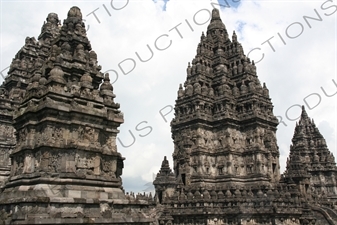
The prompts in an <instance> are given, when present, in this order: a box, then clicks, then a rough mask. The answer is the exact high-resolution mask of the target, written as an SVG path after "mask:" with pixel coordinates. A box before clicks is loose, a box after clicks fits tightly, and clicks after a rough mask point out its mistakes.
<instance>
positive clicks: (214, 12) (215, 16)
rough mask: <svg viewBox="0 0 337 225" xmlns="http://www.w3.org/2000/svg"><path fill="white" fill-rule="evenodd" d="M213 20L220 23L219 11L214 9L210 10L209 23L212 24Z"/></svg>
mask: <svg viewBox="0 0 337 225" xmlns="http://www.w3.org/2000/svg"><path fill="white" fill-rule="evenodd" d="M215 20H220V21H221V18H220V12H219V10H218V9H215V8H214V9H213V10H212V20H211V22H213V21H215Z"/></svg>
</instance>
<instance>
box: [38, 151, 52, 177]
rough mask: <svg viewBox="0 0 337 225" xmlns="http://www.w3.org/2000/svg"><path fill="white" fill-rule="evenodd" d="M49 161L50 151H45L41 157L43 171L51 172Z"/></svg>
mask: <svg viewBox="0 0 337 225" xmlns="http://www.w3.org/2000/svg"><path fill="white" fill-rule="evenodd" d="M49 160H50V153H49V151H45V152H43V153H42V155H41V161H40V170H42V171H45V172H47V171H49V170H50V168H49Z"/></svg>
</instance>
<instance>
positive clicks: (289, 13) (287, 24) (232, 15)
mask: <svg viewBox="0 0 337 225" xmlns="http://www.w3.org/2000/svg"><path fill="white" fill-rule="evenodd" d="M213 2H215V0H213ZM122 3H123V1H120V3H119V4H121V5H115V6H116V7H121V6H123V5H122ZM1 4H2V7H1V10H2V11H1V46H0V49H1V63H0V65H1V67H0V69H1V68H5V67H7V66H8V65H9V64H10V62H11V59H12V58H13V57H14V56H15V54H16V52H17V51H18V50H19V49H20V48H21V47H22V45H23V44H24V39H25V37H26V36H35V37H37V36H38V34H39V32H40V29H41V26H42V24H43V21H44V20H45V18H46V17H47V15H48V13H49V12H56V13H58V15H59V18H60V19H61V20H62V21H63V19H65V18H66V15H67V12H68V10H69V8H70V7H71V6H73V5H77V6H79V7H80V8H81V10H82V14H83V18H84V19H85V20H86V24H87V26H88V25H89V26H90V28H89V31H88V36H89V40H90V41H91V44H92V47H93V50H95V51H96V52H97V54H98V60H99V63H100V64H101V65H102V68H103V69H102V71H106V70H110V69H113V70H115V71H116V72H117V73H118V76H119V77H118V81H117V82H116V83H115V84H114V92H115V94H116V95H117V98H116V100H117V102H119V103H120V104H121V110H122V112H124V114H125V123H124V124H122V126H121V128H120V131H121V132H120V134H119V135H118V137H120V139H121V140H125V142H127V141H128V143H130V142H131V141H132V139H131V137H130V134H129V130H131V131H132V132H133V133H134V134H135V137H136V144H134V145H133V146H131V147H129V148H123V147H122V146H121V145H120V144H119V146H118V147H119V152H121V153H122V155H123V156H125V157H126V161H125V168H124V173H123V177H124V178H125V179H128V185H129V186H130V187H131V186H132V187H137V184H134V183H133V184H132V185H131V183H132V182H131V181H130V179H134V180H135V182H136V180H137V182H139V179H140V178H141V179H142V180H143V181H144V183H146V182H148V181H150V179H152V178H151V176H152V175H151V174H152V173H153V172H154V173H157V171H156V170H158V169H159V167H160V165H161V161H162V159H163V157H164V155H166V156H167V157H168V159H169V160H170V165H171V167H172V157H171V155H172V152H173V143H172V139H171V135H170V127H169V122H170V120H169V122H166V123H165V121H164V119H163V118H162V117H161V115H160V113H159V112H160V110H161V109H163V108H164V107H165V106H167V105H174V103H175V99H176V96H177V90H178V87H179V83H183V82H184V81H185V78H186V72H185V71H186V66H187V62H189V61H191V60H192V59H193V57H194V56H195V53H196V47H197V44H198V43H199V40H200V35H201V32H202V31H206V29H207V25H208V23H206V24H205V25H197V24H196V23H195V22H194V17H195V19H196V21H197V22H202V21H206V20H207V11H206V10H204V9H208V10H211V9H212V7H211V5H210V1H201V0H199V1H181V0H170V1H168V2H167V5H166V11H162V10H161V9H162V7H163V4H164V3H163V1H157V2H156V3H154V2H153V1H152V0H142V1H136V0H134V1H133V0H130V2H129V4H128V5H127V6H126V7H125V8H124V9H121V10H114V9H112V8H111V6H110V1H102V2H94V1H91V2H84V1H83V2H82V1H81V2H79V1H63V2H61V3H59V2H56V1H38V2H30V1H29V2H22V1H20V2H16V1H11V2H1ZM103 4H104V5H105V6H106V7H107V8H108V10H109V13H110V14H111V16H109V14H108V13H107V12H106V11H105V9H104V7H103ZM116 4H117V3H116ZM329 4H330V5H332V4H336V2H335V1H334V3H329ZM329 4H328V3H327V4H326V5H325V7H327V6H328V5H329ZM97 8H99V9H98V10H97V11H95V12H96V15H97V17H98V18H99V20H100V23H98V21H97V20H96V18H95V17H94V16H93V15H92V14H91V15H89V16H87V15H88V14H89V13H91V12H92V11H94V10H95V9H97ZM315 9H316V10H317V12H318V13H319V15H320V16H321V17H322V21H315V20H308V21H310V24H311V28H309V26H308V24H307V23H306V22H305V20H304V18H303V16H311V17H316V16H315V11H314V10H315ZM200 10H201V11H200ZM198 11H200V12H199V13H197V12H198ZM332 12H333V8H330V9H327V10H323V9H322V2H317V1H305V2H299V1H286V2H284V1H282V2H281V1H242V2H241V5H240V7H239V8H237V9H234V8H225V9H222V10H221V17H222V20H223V22H224V23H225V25H226V27H227V30H228V33H229V35H230V36H231V35H232V32H233V30H238V29H239V28H240V32H237V34H238V38H239V40H240V42H241V43H242V45H243V47H244V50H245V53H246V54H247V53H248V52H249V51H250V50H251V49H253V48H257V47H259V48H261V51H255V54H253V53H252V55H251V58H252V59H255V60H256V61H257V60H258V59H259V58H260V57H261V53H264V54H265V56H264V59H263V60H262V61H261V62H259V63H258V64H257V71H258V76H259V78H260V80H261V82H266V84H267V87H268V88H269V90H270V95H271V98H272V101H273V104H274V106H275V108H274V114H275V115H277V116H282V118H283V121H284V123H285V124H286V126H285V124H282V123H281V124H280V125H279V126H278V132H277V137H278V145H279V147H280V152H281V157H280V161H281V162H280V163H281V168H284V167H285V159H286V158H287V154H288V151H289V145H290V141H291V138H292V135H293V130H294V126H295V122H294V121H290V120H289V119H287V117H286V115H285V112H286V110H287V109H288V108H289V107H291V106H292V105H294V104H300V105H304V104H305V102H304V100H303V99H304V98H305V97H306V96H308V95H310V94H312V93H318V94H319V95H320V96H321V103H320V104H319V105H318V106H317V107H315V108H314V109H312V110H310V109H308V107H307V112H308V114H309V116H310V117H312V118H314V119H315V121H316V124H320V123H323V121H327V122H328V123H329V124H330V126H329V129H330V128H331V129H332V130H333V135H330V136H329V141H328V144H329V147H330V150H331V151H332V152H333V153H334V154H335V155H337V152H336V141H337V140H336V130H337V128H336V116H335V115H336V105H337V103H336V98H337V95H335V96H333V97H326V96H325V95H324V93H323V92H322V90H321V87H324V88H326V89H327V90H329V93H334V92H335V91H336V90H337V87H335V86H334V85H333V83H332V79H335V81H337V78H336V61H337V60H336V41H335V40H336V30H337V29H336V28H337V27H336V24H337V22H336V14H337V13H334V14H333V15H331V16H327V15H325V14H330V13H332ZM196 13H197V14H196ZM186 20H187V21H188V22H189V23H190V24H191V26H192V27H193V30H194V31H192V30H191V29H190V28H189V26H188V25H187V23H186ZM295 22H296V23H297V24H293V23H295ZM180 23H181V24H180ZM298 23H300V24H301V25H303V33H302V34H301V35H300V36H299V37H297V38H293V39H291V38H289V37H288V36H291V35H295V34H296V32H299V31H298V30H297V29H298V28H300V25H298ZM179 24H180V25H179ZM291 24H293V25H291ZM177 25H179V26H178V28H179V31H180V32H181V35H182V38H181V37H180V35H179V34H178V32H177V31H176V30H174V29H173V30H172V28H174V27H176V26H177ZM287 29H288V36H287V33H286V32H287ZM170 30H171V31H170ZM278 33H280V35H281V36H282V37H283V39H284V41H285V42H286V45H285V44H284V43H283V42H282V40H281V39H280V37H279V36H278ZM163 34H167V35H168V36H167V37H166V42H165V41H163V42H158V45H161V46H165V45H168V44H169V41H170V40H171V41H172V45H171V46H170V47H169V48H168V49H167V50H164V51H159V50H158V49H156V47H155V40H156V39H157V38H158V37H159V36H160V35H163ZM273 36H274V37H273ZM271 37H273V38H272V39H270V43H271V44H272V45H273V47H274V49H275V52H273V50H272V49H271V47H270V46H269V45H268V43H265V44H262V43H264V42H265V41H267V40H268V39H269V38H271ZM164 39H165V38H162V39H161V40H164ZM147 45H149V46H150V47H151V49H152V50H153V53H154V56H153V58H152V59H151V60H149V61H148V62H140V60H139V59H138V58H137V56H136V54H135V52H138V53H139V54H140V55H141V56H143V57H144V58H145V57H146V56H149V53H150V52H149V51H148V49H147ZM127 58H132V59H134V60H135V61H136V65H135V69H134V70H133V71H132V72H131V73H129V74H127V75H123V74H122V71H121V70H120V68H119V67H118V64H119V63H120V62H122V61H123V60H125V59H127ZM123 65H124V67H125V69H127V67H126V64H123ZM110 74H111V75H110V76H111V79H112V80H113V79H114V78H115V77H114V76H115V75H114V73H113V72H110ZM310 99H311V101H314V99H313V97H312V98H308V99H307V100H308V102H309V100H310ZM311 104H313V105H314V102H311ZM166 110H167V111H164V112H168V111H169V110H168V108H167V109H166ZM164 112H163V113H164ZM295 114H296V107H294V108H292V109H291V110H290V113H289V116H294V117H295V116H296V115H295ZM172 116H173V112H171V113H170V114H169V115H167V117H166V118H167V119H168V118H172ZM142 121H146V122H147V125H149V126H151V127H152V131H151V133H150V134H149V135H147V136H145V137H140V136H139V135H140V134H141V135H144V134H146V133H147V132H148V130H142V131H137V130H136V126H137V125H138V124H139V123H140V122H142ZM144 125H145V124H143V126H144ZM331 129H330V130H329V131H331ZM327 135H329V134H327ZM326 138H328V137H326ZM117 143H118V142H117ZM130 182H131V183H130ZM142 185H143V184H140V186H138V187H139V189H141V188H143V187H142ZM125 188H126V189H129V188H128V187H125ZM129 190H130V189H129Z"/></svg>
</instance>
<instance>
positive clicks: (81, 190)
mask: <svg viewBox="0 0 337 225" xmlns="http://www.w3.org/2000/svg"><path fill="white" fill-rule="evenodd" d="M100 70H101V66H99V65H98V63H97V54H96V53H95V52H94V51H93V50H92V49H91V45H90V42H89V40H88V38H87V35H86V30H85V26H84V23H83V22H82V14H81V11H80V9H79V8H78V7H72V8H71V9H70V10H69V12H68V16H67V19H65V20H64V22H63V25H62V26H61V25H60V22H59V19H58V16H57V15H56V14H55V13H50V14H49V15H48V18H47V22H46V23H45V24H44V25H43V27H42V31H41V35H40V36H39V38H38V41H36V40H35V38H27V39H26V44H25V46H24V47H23V48H22V49H21V50H20V51H19V53H18V54H17V55H16V58H15V59H14V60H13V63H12V65H11V69H10V72H9V76H8V77H7V78H6V80H5V83H4V84H3V85H2V87H1V89H2V90H3V93H4V94H3V95H4V97H5V99H7V100H8V102H10V103H12V102H13V104H12V107H11V109H12V110H11V111H8V114H9V115H8V116H7V117H5V118H6V121H1V122H0V123H5V122H6V123H7V124H8V125H7V126H8V127H10V129H15V134H16V140H15V142H14V144H15V147H12V148H9V149H7V152H6V153H7V154H10V159H11V163H7V162H5V163H4V165H5V166H7V167H10V168H11V170H10V174H9V177H8V179H7V180H6V182H4V184H3V186H2V191H1V194H0V209H1V211H0V212H1V213H0V216H1V219H2V220H3V221H6V223H11V224H37V223H38V224H55V223H60V224H88V223H90V224H91V223H98V224H102V223H104V224H121V223H124V224H125V223H128V224H149V221H151V219H148V218H146V217H145V216H144V215H143V214H142V213H143V212H144V210H145V211H146V210H147V208H148V202H147V201H146V198H145V197H144V198H143V199H142V200H138V199H137V201H136V200H135V199H133V200H132V199H130V198H127V196H126V195H125V194H124V191H123V188H122V180H121V175H122V169H123V160H124V158H123V157H122V155H121V154H120V153H119V152H117V148H116V135H117V133H118V132H119V131H118V129H117V128H118V127H119V126H120V124H121V123H123V114H122V113H121V111H120V110H119V104H117V103H115V102H114V98H115V95H114V93H113V87H112V85H111V83H110V80H109V75H108V74H105V75H103V73H102V72H100ZM2 102H5V103H6V101H5V100H2ZM3 105H4V104H3ZM9 131H11V130H9ZM11 135H13V137H14V132H13V131H12V133H11ZM9 144H11V142H10V143H9ZM0 147H1V146H0ZM10 147H11V146H10ZM7 159H8V157H7Z"/></svg>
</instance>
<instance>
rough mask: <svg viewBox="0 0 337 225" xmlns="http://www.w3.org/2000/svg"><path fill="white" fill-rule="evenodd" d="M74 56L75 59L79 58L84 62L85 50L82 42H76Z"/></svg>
mask: <svg viewBox="0 0 337 225" xmlns="http://www.w3.org/2000/svg"><path fill="white" fill-rule="evenodd" d="M74 57H75V58H76V59H79V60H80V61H83V62H85V61H86V54H85V51H84V47H83V45H82V44H78V45H77V47H76V49H75V55H74Z"/></svg>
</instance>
